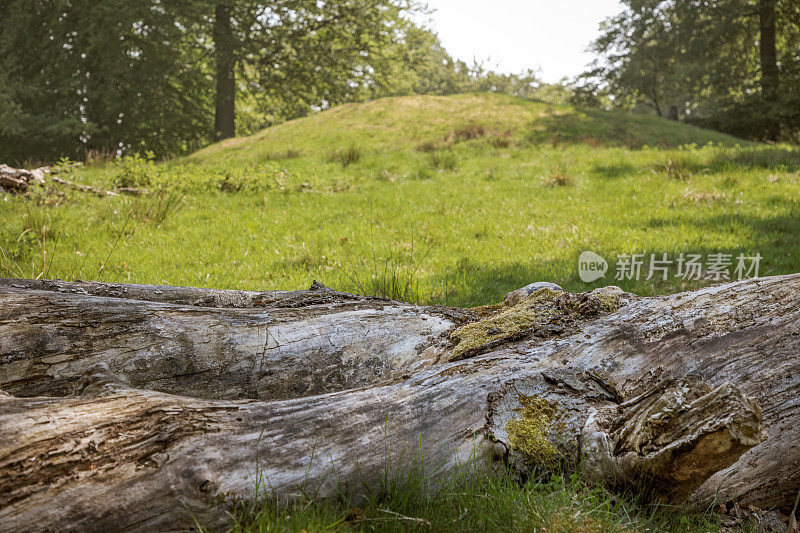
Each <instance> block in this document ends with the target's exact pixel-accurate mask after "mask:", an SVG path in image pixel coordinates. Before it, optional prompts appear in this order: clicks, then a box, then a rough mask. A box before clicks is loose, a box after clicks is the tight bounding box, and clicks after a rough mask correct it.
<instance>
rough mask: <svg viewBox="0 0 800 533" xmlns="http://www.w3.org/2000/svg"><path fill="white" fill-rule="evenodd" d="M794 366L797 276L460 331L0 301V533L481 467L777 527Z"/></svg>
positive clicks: (283, 306) (310, 294)
mask: <svg viewBox="0 0 800 533" xmlns="http://www.w3.org/2000/svg"><path fill="white" fill-rule="evenodd" d="M799 353H800V275H796V276H782V277H774V278H766V279H760V280H751V281H747V282H740V283H732V284H728V285H724V286H719V287H711V288H707V289H702V290H699V291H696V292H692V293H685V294H679V295H675V296H669V297H659V298H637V297H633V296H632V295H626V294H621V293H620V292H616V291H613V290H605V291H600V292H595V293H591V294H582V295H572V294H567V293H559V292H556V291H552V290H547V289H544V290H540V291H537V292H535V293H533V294H532V295H531V296H529V297H528V298H527V299H524V300H522V301H521V302H518V303H515V302H509V303H508V304H506V305H499V306H492V307H487V308H478V309H475V310H463V309H449V308H441V307H417V306H411V305H407V304H401V303H398V302H392V301H388V300H383V299H377V298H363V297H357V296H353V295H347V294H342V293H337V292H334V291H330V290H329V289H326V288H324V287H322V286H318V285H315V286H314V287H312V289H311V290H308V291H297V292H268V293H254V292H242V291H213V290H203V289H184V288H171V287H156V286H133V285H105V284H97V283H64V282H34V281H27V280H0V388H2V389H3V390H5V391H6V392H7V393H9V394H7V395H5V396H3V395H0V530H2V531H5V530H8V531H11V530H18V529H26V528H30V527H31V524H35V527H36V528H37V529H40V530H55V529H59V530H63V529H67V530H70V529H81V530H84V529H87V530H92V529H93V530H106V529H108V528H109V527H114V528H117V529H132V530H150V529H171V528H172V529H176V528H180V527H184V526H187V525H190V524H191V523H192V520H193V516H192V515H194V518H197V519H199V520H200V521H201V522H208V523H211V524H215V523H216V524H218V523H221V522H223V521H224V519H225V515H224V513H222V512H221V511H222V510H224V509H225V508H226V507H227V506H228V505H230V502H232V501H234V500H235V499H237V498H244V499H246V500H250V499H253V498H256V497H258V496H259V494H261V495H263V490H264V488H265V487H268V488H269V490H270V491H272V492H273V493H274V494H276V495H278V496H281V497H287V498H291V497H293V495H297V494H301V493H305V494H309V495H313V496H317V497H322V496H328V495H335V494H337V492H338V491H339V490H349V491H351V492H354V493H359V492H363V491H365V490H367V488H366V487H371V488H373V489H374V488H375V487H377V486H378V485H379V483H380V480H381V479H382V478H383V474H384V473H385V472H384V470H385V469H386V467H387V466H389V465H401V464H406V465H407V464H409V463H410V462H413V461H414V458H417V461H420V460H421V461H423V462H424V465H420V466H424V468H425V472H428V473H430V474H431V475H444V474H446V473H447V472H448V470H450V469H451V468H452V467H453V466H454V465H455V464H456V463H462V464H463V463H465V462H468V461H470V460H472V459H474V458H475V457H480V458H482V457H483V456H484V454H488V456H489V457H490V459H491V460H494V461H495V462H496V463H498V464H499V463H501V462H507V463H508V464H509V465H510V466H511V467H512V468H514V469H516V470H518V471H519V472H520V474H521V475H527V474H529V473H530V472H532V471H533V470H535V469H539V468H547V467H549V466H553V465H554V464H556V463H560V464H562V465H563V466H564V467H566V468H581V469H583V470H584V471H585V473H586V475H588V476H593V477H596V478H598V479H600V480H602V481H603V482H606V483H610V484H616V485H620V486H626V485H628V484H630V483H636V482H639V481H640V480H641V479H642V478H647V479H650V480H651V481H653V482H654V484H655V486H656V487H657V488H658V490H659V491H660V492H661V494H662V496H663V497H664V498H665V499H669V500H672V501H685V500H688V501H689V502H692V503H694V504H703V505H705V504H708V503H710V502H712V501H718V502H726V501H731V500H736V501H739V502H741V503H742V504H743V505H748V504H752V505H757V506H761V507H789V508H790V506H791V504H792V503H793V501H794V499H795V496H796V494H797V491H798V488H800V441H798V439H797V435H796V431H797V428H798V427H800V398H798V392H797V391H798V390H799V389H798V386H799V385H800V377H799V376H800V373H799V372H798V371H799V370H800V357H799V356H798V354H799ZM387 457H388V461H387ZM419 458H424V459H419ZM481 464H482V463H481ZM259 486H260V488H261V490H262V492H261V493H259V491H258V490H257V488H258V487H259Z"/></svg>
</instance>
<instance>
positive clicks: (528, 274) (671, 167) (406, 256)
mask: <svg viewBox="0 0 800 533" xmlns="http://www.w3.org/2000/svg"><path fill="white" fill-rule="evenodd" d="M799 169H800V151H798V150H797V149H796V148H791V147H788V146H767V145H755V144H748V143H744V142H739V141H737V140H735V139H733V138H731V137H727V136H725V135H721V134H718V133H714V132H710V131H706V130H702V129H698V128H695V127H690V126H686V125H683V124H680V123H676V122H670V121H667V120H661V119H657V118H654V117H649V116H644V115H631V114H624V113H612V112H603V111H595V110H578V109H573V108H569V107H557V106H552V105H548V104H543V103H537V102H530V101H525V100H519V99H514V98H511V97H506V96H498V95H484V94H473V95H459V96H452V97H406V98H390V99H384V100H378V101H376V102H372V103H368V104H350V105H345V106H341V107H338V108H335V109H332V110H329V111H326V112H323V113H319V114H316V115H313V116H310V117H307V118H303V119H299V120H295V121H292V122H288V123H286V124H283V125H280V126H276V127H274V128H270V129H267V130H265V131H263V132H260V133H258V134H256V135H254V136H252V137H247V138H240V139H233V140H228V141H225V142H222V143H219V144H216V145H213V146H210V147H208V148H206V149H204V150H201V151H200V152H198V153H196V154H194V155H192V156H190V157H188V158H184V159H178V160H174V161H168V162H165V163H162V164H156V163H153V162H148V161H147V160H145V159H141V158H139V159H133V158H131V159H127V160H124V161H122V162H118V163H116V164H111V165H107V166H92V167H86V168H77V169H72V170H70V169H67V170H65V172H66V173H68V174H71V175H72V179H74V180H79V181H84V182H87V183H92V184H97V185H106V186H111V185H114V184H118V185H125V186H147V187H149V188H150V189H152V190H153V191H156V192H155V193H154V194H151V195H149V196H145V197H142V198H133V197H121V198H112V199H104V198H95V197H90V196H87V195H86V194H83V193H67V194H66V195H65V196H54V195H52V194H50V195H37V197H36V198H32V199H26V198H17V197H11V196H6V197H4V198H2V199H1V200H0V210H2V215H3V220H4V223H3V227H2V230H0V232H2V235H1V236H0V247H2V255H0V275H2V276H25V277H36V276H45V277H58V278H64V279H75V278H81V279H98V280H103V281H118V282H134V283H137V282H138V283H145V282H153V283H168V284H175V285H194V286H206V287H220V288H240V289H296V288H304V287H307V286H308V285H309V284H310V283H311V281H312V280H314V279H316V280H318V281H320V282H322V283H325V284H326V285H329V286H332V287H335V288H338V289H341V290H349V291H359V292H378V293H383V294H388V295H390V296H397V297H403V298H405V299H411V300H415V301H419V302H425V303H447V304H451V305H477V304H484V303H489V302H493V301H497V300H498V299H500V298H502V295H503V294H504V293H505V292H507V291H509V290H512V289H515V288H517V287H519V286H521V285H525V284H527V283H530V282H532V281H538V280H548V281H553V282H556V283H559V284H561V285H562V286H564V287H565V288H567V289H570V290H585V289H591V288H593V287H595V286H598V285H605V284H618V285H620V286H622V287H623V288H625V289H627V290H632V291H634V292H637V293H640V294H662V293H670V292H675V291H680V290H685V289H691V288H694V287H697V286H699V285H701V284H703V283H705V282H703V281H684V280H682V279H680V278H675V279H673V278H671V279H669V280H667V281H666V282H664V281H660V280H659V281H654V280H651V281H646V280H640V281H638V282H636V281H630V280H623V281H616V280H614V279H613V277H614V272H613V268H614V261H615V258H616V257H617V256H619V255H620V254H625V253H628V254H630V253H645V254H650V253H657V254H660V253H669V254H675V255H677V253H679V252H686V253H702V254H707V253H712V252H716V251H721V252H726V253H731V254H738V253H747V254H752V253H755V252H759V253H760V254H761V255H762V256H763V260H762V264H761V272H760V273H761V274H762V275H769V274H780V273H788V272H797V271H800V253H798V241H797V235H798V234H800V204H798V198H800V177H799V176H798V170H799ZM587 249H588V250H593V251H595V252H597V253H599V254H601V255H602V256H604V257H605V258H606V259H608V260H609V262H610V263H611V269H612V270H611V271H609V273H608V274H607V275H606V278H605V279H602V280H600V281H598V282H595V283H592V284H584V283H582V282H581V281H580V279H579V278H578V273H577V258H578V255H579V254H580V252H581V251H583V250H587Z"/></svg>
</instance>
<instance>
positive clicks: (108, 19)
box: [0, 0, 540, 163]
mask: <svg viewBox="0 0 800 533" xmlns="http://www.w3.org/2000/svg"><path fill="white" fill-rule="evenodd" d="M423 9H424V8H423V6H420V5H418V4H416V3H414V0H344V1H340V2H326V1H322V0H319V1H317V0H313V1H309V0H273V1H271V2H268V3H266V2H257V1H251V0H198V1H193V2H184V1H182V0H140V1H137V2H131V1H129V0H106V1H104V2H99V3H98V2H92V1H89V0H37V1H31V0H3V1H2V2H0V20H3V21H4V26H5V27H6V28H14V31H4V32H2V33H0V161H3V162H18V163H19V162H23V161H25V160H29V161H31V160H41V161H50V160H54V159H57V158H59V157H62V156H69V157H72V158H83V157H85V156H86V154H87V153H89V152H92V151H95V152H100V153H108V154H113V153H115V152H117V151H123V152H131V151H143V150H150V151H152V152H154V153H155V154H156V155H158V156H169V155H174V154H180V153H186V152H189V151H192V150H195V149H197V148H199V147H200V146H202V145H204V144H207V143H209V142H211V141H214V140H219V139H224V138H227V137H232V136H234V135H236V134H238V135H242V134H248V133H251V132H253V131H256V130H258V129H261V128H264V127H266V126H269V125H271V124H274V123H277V122H280V121H284V120H287V119H291V118H296V117H299V116H303V115H305V114H308V113H309V112H311V111H313V110H317V109H322V108H325V107H329V106H333V105H336V104H340V103H343V102H351V101H364V100H369V99H373V98H378V97H381V96H388V95H401V94H452V93H459V92H466V91H470V90H495V91H502V92H508V93H513V94H519V95H520V96H529V95H531V94H532V92H534V91H536V90H538V89H539V88H540V83H539V81H538V80H537V79H536V77H535V76H534V74H533V72H527V73H524V74H522V75H519V76H517V75H503V74H495V73H493V72H491V71H488V70H486V69H484V68H483V67H482V66H481V65H479V64H475V65H467V64H465V63H464V62H461V61H455V60H453V59H452V58H451V57H450V56H449V55H448V54H447V52H446V51H445V49H444V48H443V47H442V45H441V43H440V42H439V40H438V38H437V37H436V36H435V35H434V34H433V33H432V32H430V31H429V30H427V29H425V28H423V27H421V26H420V25H419V24H416V23H415V22H413V15H415V14H418V13H421V12H422V10H423Z"/></svg>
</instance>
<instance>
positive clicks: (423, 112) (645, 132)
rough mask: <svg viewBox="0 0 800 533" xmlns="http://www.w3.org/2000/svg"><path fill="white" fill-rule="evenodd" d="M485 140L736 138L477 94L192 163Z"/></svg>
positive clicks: (380, 112) (379, 111)
mask: <svg viewBox="0 0 800 533" xmlns="http://www.w3.org/2000/svg"><path fill="white" fill-rule="evenodd" d="M474 139H483V140H485V141H486V142H487V143H488V144H490V145H491V146H494V147H511V146H514V147H518V146H529V145H536V144H542V143H549V144H552V145H559V144H587V145H590V146H593V147H600V146H602V147H611V146H622V147H627V148H641V147H643V146H654V147H660V148H674V147H677V146H680V145H688V144H696V145H705V144H707V143H721V144H727V145H734V144H737V143H740V144H743V142H742V141H737V140H736V139H735V138H733V137H730V136H728V135H724V134H720V133H717V132H713V131H710V130H704V129H700V128H697V127H694V126H690V125H686V124H683V123H680V122H675V121H669V120H665V119H660V118H657V117H654V116H650V115H641V114H633V113H625V112H619V111H602V110H597V109H579V108H575V107H571V106H558V105H551V104H546V103H541V102H535V101H530V100H523V99H520V98H514V97H511V96H506V95H500V94H491V93H488V94H487V93H479V94H459V95H453V96H405V97H395V98H382V99H380V100H376V101H374V102H369V103H365V104H345V105H342V106H338V107H335V108H333V109H329V110H326V111H323V112H320V113H317V114H314V115H311V116H308V117H304V118H301V119H297V120H293V121H290V122H287V123H285V124H281V125H278V126H275V127H272V128H268V129H266V130H263V131H261V132H259V133H257V134H255V135H252V136H250V137H243V138H237V139H229V140H226V141H223V142H221V143H217V144H215V145H212V146H210V147H208V148H205V149H203V150H200V151H199V152H197V153H196V154H194V155H192V156H190V157H189V160H191V161H199V162H210V161H214V160H218V159H219V158H223V159H224V160H226V161H230V162H236V163H253V162H259V161H263V160H269V159H274V158H280V157H281V156H287V155H292V154H306V155H329V154H328V153H327V152H326V150H330V149H336V148H341V147H356V148H358V149H360V150H398V149H400V150H402V149H412V150H413V149H417V150H422V151H432V150H435V149H447V148H450V147H452V146H453V145H454V144H457V143H459V142H463V141H468V140H474Z"/></svg>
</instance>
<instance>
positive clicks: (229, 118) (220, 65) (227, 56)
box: [214, 1, 236, 141]
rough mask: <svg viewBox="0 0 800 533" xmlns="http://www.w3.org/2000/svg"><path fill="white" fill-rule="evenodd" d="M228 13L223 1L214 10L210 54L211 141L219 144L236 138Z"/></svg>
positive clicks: (234, 85) (230, 33)
mask: <svg viewBox="0 0 800 533" xmlns="http://www.w3.org/2000/svg"><path fill="white" fill-rule="evenodd" d="M231 15H232V9H231V6H230V4H228V3H227V2H225V1H220V2H217V4H216V6H215V8H214V50H215V53H216V58H217V95H216V113H215V115H214V137H215V139H216V140H218V141H221V140H223V139H228V138H231V137H234V136H235V135H236V104H235V100H236V76H235V72H234V68H235V65H236V61H235V58H234V52H235V40H234V36H233V26H232V24H231Z"/></svg>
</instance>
